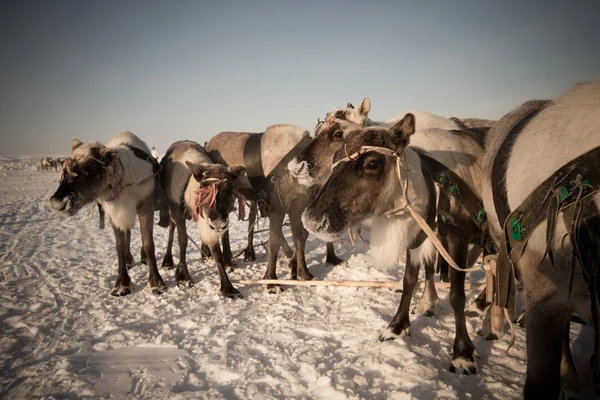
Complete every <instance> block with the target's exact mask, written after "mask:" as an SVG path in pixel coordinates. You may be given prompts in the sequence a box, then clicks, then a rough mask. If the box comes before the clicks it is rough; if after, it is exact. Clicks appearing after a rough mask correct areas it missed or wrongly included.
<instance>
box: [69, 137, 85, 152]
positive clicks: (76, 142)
mask: <svg viewBox="0 0 600 400" xmlns="http://www.w3.org/2000/svg"><path fill="white" fill-rule="evenodd" d="M82 144H83V142H82V141H81V140H79V139H73V140H71V152H73V151H75V149H76V148H78V147H79V146H81V145H82Z"/></svg>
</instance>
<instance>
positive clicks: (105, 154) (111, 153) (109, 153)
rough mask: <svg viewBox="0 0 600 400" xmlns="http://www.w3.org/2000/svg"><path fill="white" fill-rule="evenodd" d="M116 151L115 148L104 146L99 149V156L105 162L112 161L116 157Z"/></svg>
mask: <svg viewBox="0 0 600 400" xmlns="http://www.w3.org/2000/svg"><path fill="white" fill-rule="evenodd" d="M117 154H118V151H117V150H115V149H107V148H106V147H105V148H103V149H102V150H100V157H102V161H104V162H105V163H106V164H110V163H112V162H113V161H114V160H115V159H116V158H117Z"/></svg>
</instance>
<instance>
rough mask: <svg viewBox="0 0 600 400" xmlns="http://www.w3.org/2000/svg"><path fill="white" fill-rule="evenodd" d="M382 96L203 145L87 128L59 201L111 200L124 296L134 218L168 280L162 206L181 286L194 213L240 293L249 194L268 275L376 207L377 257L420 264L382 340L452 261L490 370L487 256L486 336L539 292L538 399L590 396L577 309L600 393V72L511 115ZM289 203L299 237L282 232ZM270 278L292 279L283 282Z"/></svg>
mask: <svg viewBox="0 0 600 400" xmlns="http://www.w3.org/2000/svg"><path fill="white" fill-rule="evenodd" d="M370 110H371V103H370V100H369V98H365V99H364V100H363V101H362V103H361V104H360V105H359V106H357V107H354V106H353V105H352V104H350V103H348V105H347V106H346V107H345V108H343V109H340V108H334V109H333V110H332V111H330V112H328V113H327V114H326V116H325V118H324V120H322V121H321V120H320V119H319V122H318V124H317V125H316V127H315V129H314V134H313V135H312V136H311V135H310V133H309V132H308V131H307V130H305V129H303V128H299V127H296V126H292V125H285V124H279V125H273V126H270V127H268V128H267V129H266V130H265V131H264V132H262V133H244V132H221V133H219V134H217V135H216V136H214V137H213V138H212V139H211V140H210V141H208V142H206V143H205V144H204V145H203V146H202V145H200V144H198V143H196V142H194V141H189V140H183V141H178V142H176V143H173V144H172V145H171V147H170V148H169V149H168V151H167V152H166V153H165V155H164V156H163V158H162V159H161V160H160V162H158V161H157V160H156V159H154V158H153V157H152V156H151V155H150V150H149V149H148V147H147V146H146V144H145V143H144V142H143V141H142V140H140V139H139V138H138V137H137V136H136V135H134V134H133V133H131V132H121V133H119V134H117V135H116V136H114V137H113V138H112V139H111V140H109V141H108V143H106V145H103V144H101V143H99V142H90V143H82V142H81V141H79V140H77V139H74V140H73V142H72V152H71V155H70V156H69V157H67V158H66V159H65V160H64V161H63V162H62V168H61V177H60V185H59V187H58V189H57V190H56V192H55V193H54V195H53V196H52V197H51V199H50V201H49V204H50V207H51V208H52V210H53V211H55V212H57V213H60V214H63V215H68V216H72V215H74V214H76V213H77V212H78V211H79V210H80V209H81V208H82V207H83V206H85V205H86V204H90V203H93V202H97V203H98V204H99V206H100V208H101V210H102V213H103V214H105V215H107V216H108V217H109V220H110V223H111V225H112V228H113V231H114V235H115V239H116V248H117V255H118V273H117V277H116V281H115V285H114V288H113V289H112V292H111V294H112V295H115V296H123V295H128V294H130V293H131V292H132V284H131V280H130V278H129V275H128V273H127V266H128V265H131V264H132V263H133V256H132V254H131V251H130V243H131V229H132V228H133V227H134V225H135V220H136V216H137V218H138V219H139V223H140V232H141V236H142V244H143V245H142V250H141V258H142V259H143V260H144V261H145V263H146V264H147V265H148V267H149V278H148V288H149V289H150V290H151V291H152V292H153V293H155V294H157V295H158V294H161V293H162V292H164V291H166V290H167V287H166V285H165V284H164V282H163V280H162V278H161V275H160V273H159V269H158V265H157V261H156V256H155V249H154V240H153V225H154V213H155V211H159V213H160V219H159V222H158V225H160V226H162V227H165V228H167V227H168V229H169V240H168V248H167V250H166V253H165V257H164V260H163V262H162V267H163V268H167V269H174V272H175V277H176V281H177V284H178V285H179V286H183V287H185V286H192V285H193V281H192V278H191V276H190V273H189V271H188V267H187V262H186V248H187V244H188V236H187V233H186V227H185V226H186V220H189V219H192V220H193V221H194V222H195V223H196V225H197V227H198V230H199V233H200V236H201V239H202V248H203V253H206V254H210V256H211V257H212V258H213V260H214V262H215V263H216V265H217V269H218V273H219V277H220V293H221V294H222V295H223V296H227V297H241V295H240V293H239V292H238V290H237V289H236V288H235V287H234V286H233V285H232V283H231V282H230V280H229V278H228V275H227V271H228V269H230V268H233V266H234V260H233V258H234V257H233V256H232V252H231V248H230V244H229V231H228V227H229V214H230V213H231V212H233V211H234V210H235V209H236V204H237V209H238V212H239V213H240V214H242V212H243V210H244V203H246V204H249V206H250V210H249V215H248V220H249V236H248V247H247V248H246V250H245V252H244V258H245V259H246V260H255V254H254V247H253V242H252V240H253V238H252V234H253V228H254V226H255V221H256V220H257V218H259V216H263V217H268V219H269V252H268V253H269V255H268V263H267V270H266V273H265V275H264V279H269V280H275V279H277V274H276V266H277V257H278V254H279V250H280V249H281V248H283V253H284V254H285V255H286V256H287V257H289V258H290V263H289V269H290V276H291V279H297V280H311V279H313V275H312V274H311V272H310V271H309V270H308V268H307V265H306V260H305V254H304V253H305V243H306V240H307V237H308V234H309V232H310V233H311V234H314V235H315V236H317V237H318V238H320V239H322V240H324V241H325V242H326V250H327V258H326V261H327V262H328V263H331V264H339V263H340V262H341V261H342V260H340V259H339V258H338V257H337V256H336V254H335V252H334V247H333V243H334V242H336V241H338V240H340V238H341V236H342V235H344V234H345V233H346V232H348V231H349V230H350V231H351V232H352V231H354V232H356V230H357V229H360V226H361V224H362V223H364V222H365V221H367V220H368V221H370V247H371V255H372V256H373V258H374V261H375V262H376V263H377V264H379V265H382V266H391V265H395V264H398V262H399V260H400V259H403V260H405V272H404V277H403V283H402V286H403V288H402V289H403V290H402V297H401V300H400V306H399V308H398V311H397V313H396V314H395V316H394V317H393V319H392V321H391V322H390V324H389V326H388V327H387V328H386V329H385V330H384V331H383V332H382V333H381V335H380V340H392V339H395V338H398V337H400V336H404V335H407V334H409V329H410V321H409V311H410V310H409V308H410V303H411V299H412V295H413V292H414V290H415V288H416V286H417V283H418V277H419V270H420V268H421V265H423V267H424V270H425V278H426V282H425V289H424V293H423V296H422V297H421V300H420V301H419V303H418V306H417V311H418V312H419V313H421V314H424V315H431V313H432V310H434V306H435V303H436V302H437V301H438V295H437V293H436V289H435V284H434V275H435V270H436V263H439V264H441V266H442V268H440V269H441V270H442V272H443V273H444V277H443V279H447V280H449V281H450V294H449V300H450V304H451V306H452V308H453V311H454V316H455V328H456V332H455V340H454V344H453V353H452V361H451V364H450V370H451V371H452V372H457V371H462V372H463V373H465V374H472V373H476V372H477V362H476V356H477V353H476V351H475V347H474V345H473V343H472V341H471V339H470V337H469V334H468V332H467V327H466V321H465V275H466V273H467V272H468V271H470V270H472V269H473V267H472V265H471V264H472V263H473V260H476V259H477V257H478V256H479V255H481V254H483V256H484V257H485V259H486V261H488V262H489V264H490V265H493V268H492V270H493V272H494V273H493V277H492V279H486V287H485V289H484V290H483V292H482V293H481V294H480V295H479V296H478V297H477V299H476V300H475V303H474V307H470V308H469V309H475V310H479V312H480V313H481V314H482V315H484V314H485V319H484V331H485V332H487V338H488V339H494V338H497V337H499V336H500V335H502V330H503V329H504V325H505V322H506V320H507V319H508V322H509V324H510V323H511V319H512V318H514V317H515V315H514V313H515V306H514V304H515V292H516V289H515V288H516V286H517V285H520V286H521V287H522V288H523V293H524V298H525V315H526V323H525V332H526V341H527V343H526V344H527V375H526V379H525V387H524V397H525V398H527V399H542V398H543V399H550V398H558V397H559V396H561V397H566V398H570V397H575V398H576V397H578V396H579V394H580V393H581V391H582V389H581V386H582V383H581V382H580V381H579V378H578V375H577V371H576V369H575V366H574V363H573V360H572V356H571V351H570V339H569V332H570V322H571V320H572V318H577V319H579V320H580V321H583V322H585V323H586V324H588V325H591V326H593V328H594V349H593V350H592V349H590V352H589V353H590V356H591V357H590V368H591V376H592V380H593V382H592V383H591V385H592V386H593V388H594V391H595V392H596V393H597V394H600V357H599V355H600V329H599V328H600V323H599V315H598V311H599V309H600V307H599V299H598V294H599V287H600V286H599V279H600V278H599V270H600V268H599V264H600V212H599V210H600V192H599V191H600V81H598V82H591V83H581V84H577V85H576V86H575V87H574V88H572V89H571V90H569V91H567V92H565V93H563V94H562V95H560V96H559V97H558V98H556V99H554V100H532V101H527V102H525V103H523V104H521V105H520V106H518V107H517V108H515V109H514V110H512V111H510V112H509V113H508V114H506V115H504V116H503V117H502V118H501V119H499V120H498V121H490V120H484V119H478V118H466V119H459V118H445V117H441V116H436V115H433V114H430V113H426V112H422V111H412V112H408V113H405V114H402V115H401V116H400V117H398V118H394V119H392V120H390V121H386V122H378V121H373V120H371V119H370V118H369V117H368V115H369V112H370ZM286 215H287V216H289V221H290V225H291V231H292V237H293V249H292V248H291V247H290V246H289V245H288V244H287V242H286V240H285V238H284V236H283V233H282V226H283V221H284V217H285V216H286ZM175 229H176V230H177V239H178V244H179V251H180V253H179V262H178V263H177V264H175V263H174V261H173V256H172V251H171V248H172V245H173V240H174V233H175ZM438 254H439V255H441V256H440V257H438ZM473 255H475V256H474V257H473ZM438 258H439V260H438ZM444 271H445V272H444ZM267 290H268V291H269V292H270V293H277V292H278V291H280V286H279V285H276V284H272V283H271V284H269V285H267Z"/></svg>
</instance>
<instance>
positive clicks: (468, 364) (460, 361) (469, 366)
mask: <svg viewBox="0 0 600 400" xmlns="http://www.w3.org/2000/svg"><path fill="white" fill-rule="evenodd" d="M457 370H459V371H460V370H462V371H463V373H464V374H465V375H473V374H476V373H477V366H476V365H475V361H473V360H467V359H465V358H461V357H458V358H455V359H454V360H452V362H451V363H450V372H452V373H453V374H456V373H457V372H456V371H457Z"/></svg>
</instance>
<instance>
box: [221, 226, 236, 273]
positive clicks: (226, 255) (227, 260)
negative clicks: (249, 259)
mask: <svg viewBox="0 0 600 400" xmlns="http://www.w3.org/2000/svg"><path fill="white" fill-rule="evenodd" d="M221 242H222V243H223V263H224V265H225V270H226V271H228V272H233V269H234V268H235V265H234V264H235V262H234V260H233V254H232V253H231V246H230V244H229V229H228V230H226V231H225V232H224V233H223V236H222V237H221Z"/></svg>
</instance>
